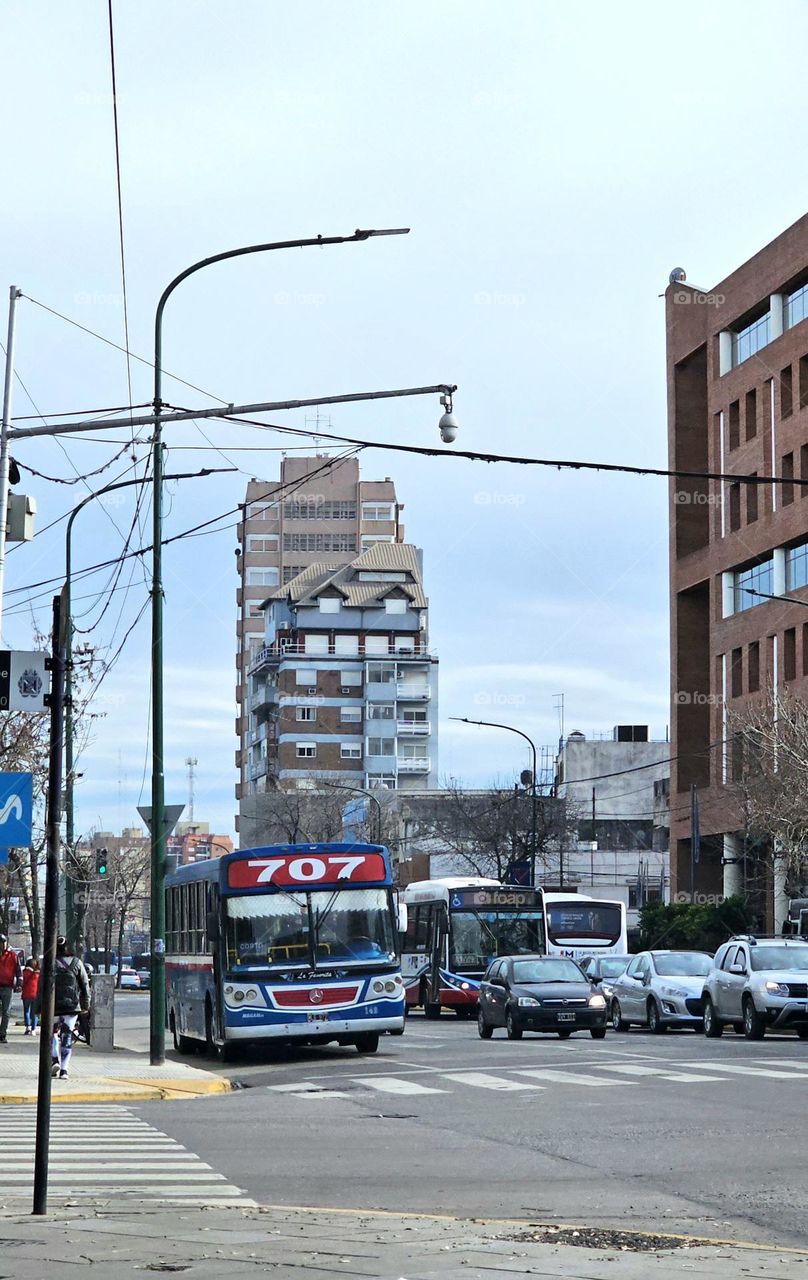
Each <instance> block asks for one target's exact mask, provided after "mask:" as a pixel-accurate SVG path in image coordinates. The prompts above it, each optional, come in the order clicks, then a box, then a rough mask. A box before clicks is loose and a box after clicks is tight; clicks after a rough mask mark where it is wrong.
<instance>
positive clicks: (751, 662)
mask: <svg viewBox="0 0 808 1280" xmlns="http://www.w3.org/2000/svg"><path fill="white" fill-rule="evenodd" d="M805 625H806V626H808V623H806V624H805ZM746 673H747V674H746V681H747V687H748V689H749V692H750V693H758V691H759V690H760V644H759V642H758V641H757V640H753V641H752V643H751V644H750V646H749V649H748V652H747V655H746Z"/></svg>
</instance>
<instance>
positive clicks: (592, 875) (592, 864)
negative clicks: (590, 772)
mask: <svg viewBox="0 0 808 1280" xmlns="http://www.w3.org/2000/svg"><path fill="white" fill-rule="evenodd" d="M589 882H590V884H594V883H595V788H594V787H593V788H592V849H591V851H590V876H589Z"/></svg>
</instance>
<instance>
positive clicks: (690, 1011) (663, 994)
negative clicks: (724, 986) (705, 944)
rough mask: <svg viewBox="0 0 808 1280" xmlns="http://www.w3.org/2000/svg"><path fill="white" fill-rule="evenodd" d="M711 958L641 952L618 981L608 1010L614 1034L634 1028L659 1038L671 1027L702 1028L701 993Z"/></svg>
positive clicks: (684, 953)
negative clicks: (640, 1028)
mask: <svg viewBox="0 0 808 1280" xmlns="http://www.w3.org/2000/svg"><path fill="white" fill-rule="evenodd" d="M711 965H712V958H711V956H709V955H708V953H707V952H706V951H641V952H640V954H639V955H637V956H634V957H633V958H632V960H631V962H630V964H629V965H628V968H627V969H626V971H625V973H622V974H621V975H620V977H619V978H617V979H615V982H614V985H613V986H612V999H611V1004H610V1006H609V1009H610V1013H611V1022H612V1026H613V1027H614V1029H615V1031H627V1030H628V1028H629V1027H631V1026H633V1025H635V1024H636V1025H637V1026H641V1027H646V1026H647V1027H648V1029H649V1030H650V1031H653V1032H654V1033H655V1034H656V1035H659V1034H660V1033H661V1032H663V1031H667V1029H668V1027H694V1028H695V1029H697V1030H699V1031H700V1030H701V1026H702V991H703V989H704V979H705V978H706V976H707V974H708V973H709V971H710V967H711Z"/></svg>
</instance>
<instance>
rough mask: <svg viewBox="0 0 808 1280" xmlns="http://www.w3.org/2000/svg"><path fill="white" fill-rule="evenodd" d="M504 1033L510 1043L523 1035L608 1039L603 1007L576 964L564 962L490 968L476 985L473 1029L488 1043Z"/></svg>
mask: <svg viewBox="0 0 808 1280" xmlns="http://www.w3.org/2000/svg"><path fill="white" fill-rule="evenodd" d="M497 1027H504V1028H505V1030H506V1031H507V1033H508V1039H509V1040H521V1038H522V1034H523V1032H525V1031H552V1032H555V1034H556V1035H558V1036H560V1037H561V1039H562V1040H565V1039H567V1037H568V1036H571V1035H572V1033H573V1031H588V1032H589V1034H590V1035H591V1037H592V1039H593V1040H602V1039H603V1037H604V1036H605V1035H606V1001H605V999H604V997H603V996H602V995H601V994H600V992H599V991H597V990H596V989H595V988H594V987H593V986H592V983H591V982H590V981H589V979H588V978H587V977H585V975H584V973H583V970H582V969H581V968H580V967H579V966H578V965H577V964H576V963H575V961H574V960H568V959H566V957H564V956H530V955H524V956H506V957H505V958H504V959H502V958H500V959H498V960H494V961H493V963H492V964H490V965H489V967H488V969H487V971H486V973H485V976H484V978H483V980H482V983H481V984H480V999H479V1004H478V1006H477V1029H478V1031H479V1033H480V1038H481V1039H483V1040H490V1039H491V1036H492V1035H493V1034H494V1031H495V1029H496V1028H497Z"/></svg>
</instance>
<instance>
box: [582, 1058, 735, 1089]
mask: <svg viewBox="0 0 808 1280" xmlns="http://www.w3.org/2000/svg"><path fill="white" fill-rule="evenodd" d="M597 1070H598V1071H617V1072H619V1073H620V1075H624V1076H656V1078H657V1079H659V1080H675V1081H678V1082H679V1083H680V1084H685V1083H689V1084H692V1083H694V1082H695V1081H700V1082H701V1083H703V1084H709V1083H710V1082H711V1081H712V1082H714V1083H715V1082H718V1081H721V1080H723V1079H724V1077H723V1076H699V1075H693V1073H692V1072H688V1071H671V1069H670V1067H642V1066H639V1065H637V1066H635V1065H633V1064H629V1063H625V1064H624V1063H618V1062H604V1063H598V1065H597Z"/></svg>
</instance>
